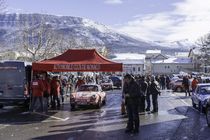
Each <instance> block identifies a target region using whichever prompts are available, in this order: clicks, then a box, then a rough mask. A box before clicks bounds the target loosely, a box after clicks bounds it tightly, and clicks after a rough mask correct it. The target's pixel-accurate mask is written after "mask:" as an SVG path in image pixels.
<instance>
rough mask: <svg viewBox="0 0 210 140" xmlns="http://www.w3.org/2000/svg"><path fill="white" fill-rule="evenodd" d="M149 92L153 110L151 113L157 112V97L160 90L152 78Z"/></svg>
mask: <svg viewBox="0 0 210 140" xmlns="http://www.w3.org/2000/svg"><path fill="white" fill-rule="evenodd" d="M150 92H151V94H152V105H153V110H152V112H151V113H155V112H158V95H160V88H159V84H158V82H157V81H156V80H155V78H154V77H152V79H151V85H150Z"/></svg>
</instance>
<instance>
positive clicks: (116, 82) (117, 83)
mask: <svg viewBox="0 0 210 140" xmlns="http://www.w3.org/2000/svg"><path fill="white" fill-rule="evenodd" d="M109 79H111V80H112V82H113V86H115V87H117V88H120V87H122V79H121V78H119V77H117V76H110V77H109Z"/></svg>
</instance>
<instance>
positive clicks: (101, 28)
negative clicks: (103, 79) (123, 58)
mask: <svg viewBox="0 0 210 140" xmlns="http://www.w3.org/2000/svg"><path fill="white" fill-rule="evenodd" d="M42 22H43V23H44V24H46V25H48V26H50V27H51V28H52V29H53V30H54V31H56V32H57V33H59V34H62V35H63V36H64V37H65V38H74V39H76V40H79V41H81V40H86V41H87V42H88V43H89V44H90V45H93V46H99V47H100V46H106V47H107V49H108V50H110V51H111V52H112V53H121V52H122V53H124V52H137V53H144V52H145V51H146V50H148V49H161V50H162V51H163V52H166V53H170V52H174V51H188V50H189V48H190V47H189V48H187V49H186V47H183V46H181V47H173V46H172V45H171V46H170V44H168V45H169V46H170V47H166V46H164V45H163V44H161V43H157V42H148V41H143V40H137V39H134V38H132V37H130V36H127V35H124V34H121V33H119V32H115V31H113V30H112V29H110V28H109V27H107V26H106V25H103V24H101V23H99V22H95V21H93V20H90V19H87V18H81V17H73V16H55V15H46V14H38V13H35V14H15V13H13V14H0V40H1V41H3V42H4V44H7V45H8V46H7V47H11V46H14V45H16V44H15V41H17V40H18V39H17V38H19V37H20V31H21V30H22V28H25V27H26V26H28V27H31V28H33V27H34V26H35V25H38V24H40V23H42Z"/></svg>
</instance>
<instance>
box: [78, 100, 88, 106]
mask: <svg viewBox="0 0 210 140" xmlns="http://www.w3.org/2000/svg"><path fill="white" fill-rule="evenodd" d="M78 104H80V105H86V104H87V101H85V100H83V101H79V102H78Z"/></svg>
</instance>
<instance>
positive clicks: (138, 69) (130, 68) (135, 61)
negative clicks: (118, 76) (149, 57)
mask: <svg viewBox="0 0 210 140" xmlns="http://www.w3.org/2000/svg"><path fill="white" fill-rule="evenodd" d="M115 56H116V58H114V59H113V61H116V62H120V63H123V73H124V74H125V73H129V74H144V72H145V67H144V63H145V55H143V54H137V53H119V54H115Z"/></svg>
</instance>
